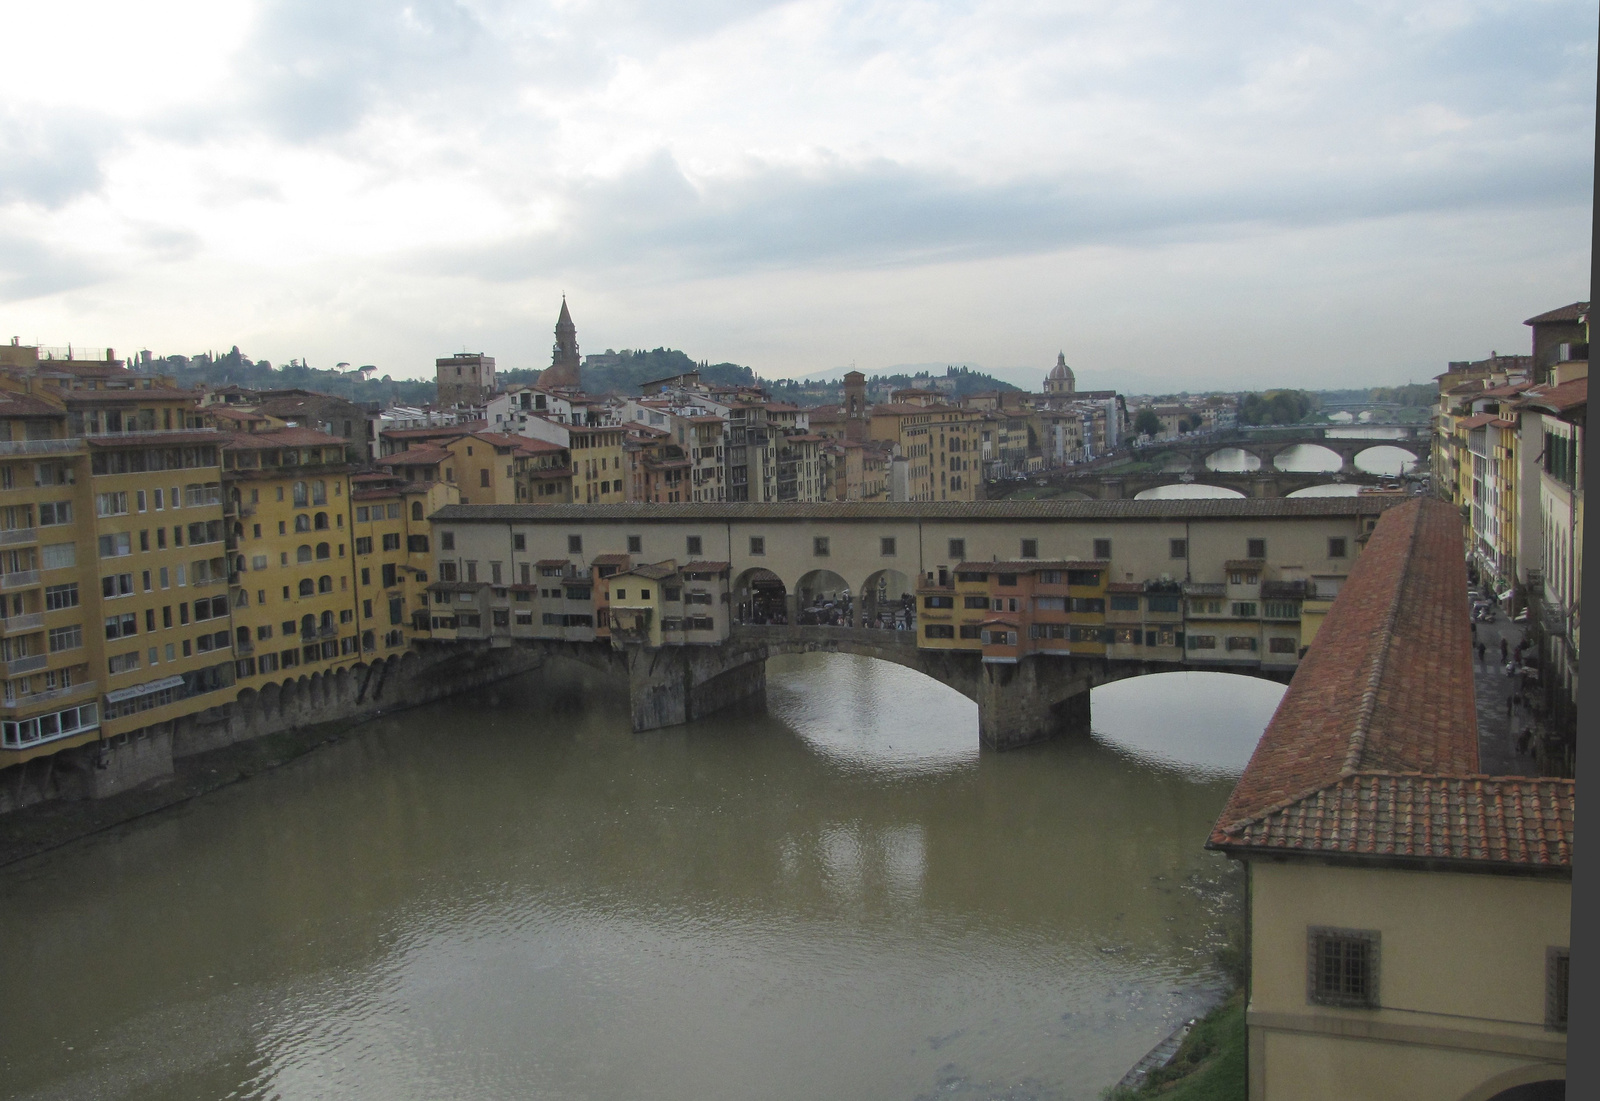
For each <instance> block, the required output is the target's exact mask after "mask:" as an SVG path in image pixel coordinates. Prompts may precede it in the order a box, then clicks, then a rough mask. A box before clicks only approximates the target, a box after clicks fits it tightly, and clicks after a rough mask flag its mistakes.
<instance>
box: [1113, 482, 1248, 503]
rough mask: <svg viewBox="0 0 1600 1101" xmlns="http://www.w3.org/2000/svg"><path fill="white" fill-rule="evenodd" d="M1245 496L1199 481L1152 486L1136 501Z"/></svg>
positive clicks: (1140, 493)
mask: <svg viewBox="0 0 1600 1101" xmlns="http://www.w3.org/2000/svg"><path fill="white" fill-rule="evenodd" d="M1243 496H1245V494H1243V493H1241V492H1240V491H1239V490H1237V489H1232V488H1230V487H1228V486H1219V485H1213V484H1211V483H1210V482H1202V481H1199V480H1196V481H1193V482H1168V483H1166V484H1165V485H1158V486H1151V487H1150V488H1149V489H1142V490H1140V491H1139V492H1138V493H1136V494H1134V497H1133V499H1134V500H1135V501H1152V500H1160V499H1172V498H1179V497H1243Z"/></svg>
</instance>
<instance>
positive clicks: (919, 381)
mask: <svg viewBox="0 0 1600 1101" xmlns="http://www.w3.org/2000/svg"><path fill="white" fill-rule="evenodd" d="M766 385H767V387H768V388H769V389H770V390H771V391H772V396H773V397H775V398H778V399H779V400H780V401H788V402H793V403H794V404H796V405H806V406H809V405H843V404H844V378H843V375H842V374H841V376H840V377H839V378H836V379H783V380H780V381H777V382H769V383H767V384H766ZM913 389H915V390H935V389H937V390H942V391H943V392H944V393H946V394H947V395H949V396H950V397H952V398H964V397H967V396H968V395H970V394H981V393H984V392H986V391H994V390H1021V389H1022V387H1020V386H1013V385H1011V383H1009V382H1002V381H1000V380H999V379H997V378H995V377H994V376H993V375H987V374H984V373H983V372H982V371H974V370H973V369H972V368H970V367H946V368H945V372H944V374H942V375H938V376H935V375H933V374H932V373H930V372H928V371H918V372H917V373H916V374H914V375H908V374H893V375H868V376H867V394H868V396H869V399H870V400H872V401H887V400H889V393H890V392H891V391H894V390H913Z"/></svg>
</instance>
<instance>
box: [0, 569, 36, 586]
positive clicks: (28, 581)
mask: <svg viewBox="0 0 1600 1101" xmlns="http://www.w3.org/2000/svg"><path fill="white" fill-rule="evenodd" d="M38 583H39V571H38V570H18V571H17V572H16V573H7V574H0V589H21V588H24V587H26V586H28V585H37V584H38Z"/></svg>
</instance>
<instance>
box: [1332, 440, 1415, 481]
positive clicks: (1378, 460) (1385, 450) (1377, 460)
mask: <svg viewBox="0 0 1600 1101" xmlns="http://www.w3.org/2000/svg"><path fill="white" fill-rule="evenodd" d="M1352 451H1353V454H1351V455H1350V466H1351V467H1353V468H1355V469H1358V470H1361V471H1363V472H1368V473H1374V474H1388V475H1390V476H1392V477H1400V476H1402V475H1405V474H1409V473H1412V472H1413V471H1415V470H1416V468H1417V467H1418V466H1419V465H1421V464H1422V463H1423V462H1424V456H1423V455H1421V454H1420V453H1419V452H1418V450H1417V449H1416V448H1415V447H1411V446H1406V441H1404V440H1373V441H1371V444H1370V446H1366V447H1362V448H1360V450H1355V449H1354V448H1352ZM1401 455H1403V456H1405V457H1404V459H1400V460H1399V461H1400V464H1401V465H1400V468H1399V470H1398V471H1393V472H1391V471H1389V470H1372V469H1371V468H1372V467H1374V466H1378V465H1380V464H1381V465H1382V466H1384V467H1389V466H1392V465H1393V464H1394V462H1395V461H1396V460H1397V459H1398V458H1399V456H1401ZM1363 459H1364V460H1366V462H1365V463H1364V464H1363V462H1362V460H1363Z"/></svg>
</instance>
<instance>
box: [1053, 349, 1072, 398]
mask: <svg viewBox="0 0 1600 1101" xmlns="http://www.w3.org/2000/svg"><path fill="white" fill-rule="evenodd" d="M1076 388H1077V379H1076V378H1074V377H1073V374H1072V368H1071V367H1068V366H1067V353H1065V352H1057V353H1056V365H1055V367H1054V368H1052V369H1051V371H1050V374H1049V376H1048V377H1047V378H1046V379H1045V391H1046V392H1047V393H1071V392H1072V391H1073V390H1074V389H1076Z"/></svg>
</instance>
